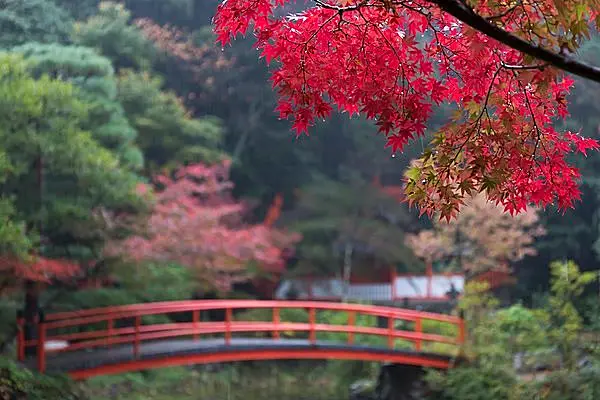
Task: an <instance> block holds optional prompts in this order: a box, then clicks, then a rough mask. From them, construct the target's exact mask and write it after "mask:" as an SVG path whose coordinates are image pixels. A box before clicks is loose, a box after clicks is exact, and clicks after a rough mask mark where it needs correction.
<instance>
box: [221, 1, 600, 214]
mask: <svg viewBox="0 0 600 400" xmlns="http://www.w3.org/2000/svg"><path fill="white" fill-rule="evenodd" d="M288 2H289V1H288V0H276V1H272V0H228V1H226V2H223V3H222V4H221V5H220V6H219V8H218V11H217V14H216V16H215V31H216V33H217V35H218V40H219V41H220V42H221V43H222V44H223V45H225V44H227V43H228V42H229V41H230V40H231V38H232V36H235V35H236V34H238V33H245V32H246V31H247V30H248V28H249V27H250V26H251V25H252V26H253V31H254V34H255V36H256V37H257V42H256V46H257V48H258V49H259V50H260V51H261V54H262V56H263V57H265V58H266V60H267V61H268V62H270V61H271V60H276V61H277V66H276V67H275V70H274V72H273V76H272V79H273V84H274V86H275V87H276V88H277V90H278V94H279V105H278V107H277V111H278V112H279V114H280V116H281V117H282V118H288V117H291V118H293V120H294V125H293V127H294V129H295V131H296V132H297V134H301V133H303V132H306V131H307V130H308V128H309V127H310V126H311V125H312V124H313V123H314V122H315V121H316V120H317V119H322V118H325V117H327V116H329V115H330V113H331V112H332V109H333V106H337V108H338V109H339V110H340V111H342V112H347V113H348V114H349V115H353V114H357V113H360V114H362V115H364V116H366V117H367V118H368V119H371V120H375V121H376V124H377V126H378V127H379V131H380V132H381V133H383V134H385V136H386V137H387V146H389V147H391V149H392V151H397V150H402V149H403V147H404V146H405V145H406V143H407V142H408V141H410V140H411V139H414V138H415V137H418V136H422V135H423V134H424V133H425V130H426V122H427V120H428V119H429V117H430V116H431V113H432V109H433V107H434V106H435V105H438V104H441V103H444V102H450V103H455V104H456V105H457V110H458V111H457V112H456V113H455V115H454V116H453V118H452V121H451V122H449V123H448V124H447V125H446V126H444V127H443V128H442V129H441V130H440V131H439V132H437V133H436V135H435V138H434V140H433V142H432V144H431V148H430V149H428V150H426V151H425V153H424V155H423V157H422V158H421V160H420V162H419V163H417V164H416V165H415V166H414V167H413V168H411V169H410V170H409V171H408V172H407V184H406V188H405V191H406V194H407V199H408V201H409V202H410V203H411V204H412V203H416V204H417V205H418V206H419V207H420V208H421V210H422V211H423V212H427V213H429V214H433V213H434V212H436V211H439V213H440V216H441V217H442V218H447V219H450V218H452V217H454V216H456V214H457V212H458V211H459V209H460V206H461V205H462V204H463V200H465V199H467V198H469V197H471V196H472V195H474V194H476V193H478V192H485V193H486V195H487V196H488V198H489V199H491V200H492V201H494V202H495V203H497V204H501V205H502V206H503V207H504V210H505V211H508V212H510V213H519V212H521V211H524V210H526V208H527V206H528V204H532V203H533V204H537V205H540V206H544V205H548V204H551V203H555V202H556V203H557V204H558V206H559V207H560V208H561V209H565V208H567V207H572V206H573V202H574V201H575V200H576V199H579V197H580V192H579V188H578V182H577V181H578V178H579V173H578V171H577V169H576V168H574V167H573V166H572V165H570V164H569V163H568V162H567V157H568V156H569V155H570V154H571V153H573V152H580V153H583V154H585V153H586V151H587V150H588V149H596V148H597V147H598V143H597V142H596V141H594V140H592V139H586V138H583V137H581V136H580V135H579V134H577V133H574V132H559V131H558V130H556V129H555V126H554V122H555V120H556V119H559V118H564V117H565V116H566V115H567V106H566V101H565V98H566V95H567V94H568V92H569V88H570V86H571V84H572V80H571V79H569V78H567V77H566V76H565V75H564V73H563V70H565V71H568V72H572V73H574V74H578V75H581V76H584V77H587V78H590V79H594V80H596V81H598V82H600V69H599V68H595V67H591V66H588V65H585V64H582V63H581V62H578V61H577V60H575V59H573V58H571V57H569V56H568V55H567V54H568V52H569V51H573V50H574V49H576V48H577V46H578V45H579V43H580V42H581V40H582V39H583V38H585V37H586V36H588V35H589V32H588V30H589V26H590V25H591V24H590V23H589V22H590V19H593V18H595V17H596V16H597V15H598V10H597V9H594V7H597V2H595V1H581V0H564V1H562V0H561V1H560V2H557V1H555V0H533V1H522V0H516V1H504V0H485V1H483V0H481V1H479V0H468V1H464V0H411V1H404V0H314V3H315V5H314V6H313V7H311V8H308V9H306V10H305V11H304V12H302V13H301V14H297V15H287V16H285V15H284V13H282V12H281V8H282V7H283V6H285V5H286V3H288ZM597 22H600V18H599V19H597ZM536 59H537V60H536Z"/></svg>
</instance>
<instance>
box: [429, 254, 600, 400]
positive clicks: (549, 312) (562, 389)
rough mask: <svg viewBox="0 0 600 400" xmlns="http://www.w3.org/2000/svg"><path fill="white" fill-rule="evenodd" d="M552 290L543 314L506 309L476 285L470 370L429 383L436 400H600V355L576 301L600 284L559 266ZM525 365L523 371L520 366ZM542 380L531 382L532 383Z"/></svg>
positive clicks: (464, 303) (467, 300) (470, 295)
mask: <svg viewBox="0 0 600 400" xmlns="http://www.w3.org/2000/svg"><path fill="white" fill-rule="evenodd" d="M551 272H552V285H551V292H550V294H549V297H548V299H547V303H546V305H545V306H544V307H543V308H537V309H528V308H525V307H523V306H522V305H514V306H511V307H509V308H504V309H498V304H499V303H498V301H497V300H496V299H494V298H493V296H491V295H490V294H489V293H488V292H486V291H485V287H484V286H482V285H475V284H473V285H471V286H470V287H469V288H468V289H467V293H466V295H465V297H464V298H463V299H462V300H461V304H460V307H461V308H462V309H463V310H464V311H465V315H466V318H467V321H468V326H469V336H470V338H471V340H470V342H469V346H468V347H467V350H468V356H469V357H470V362H469V364H467V365H466V366H462V367H458V368H455V369H452V370H450V371H448V372H447V374H440V373H438V372H430V374H429V375H428V381H429V383H430V385H431V387H432V389H433V391H434V393H435V394H434V398H435V399H438V400H439V399H443V400H459V399H460V400H480V399H481V400H484V399H489V398H493V399H500V400H502V399H506V400H509V399H532V398H543V399H553V400H587V399H594V398H597V396H598V395H600V385H599V384H598V382H599V381H598V378H599V377H600V376H599V373H600V369H599V367H600V364H599V362H600V358H599V356H600V353H598V351H597V349H596V348H595V346H594V345H593V344H592V343H590V342H589V339H587V338H586V336H585V326H584V324H583V319H582V316H581V314H580V313H579V312H578V311H577V309H576V308H575V306H574V301H576V299H577V298H579V296H580V295H581V294H582V292H583V289H584V288H585V286H586V285H588V284H589V283H590V282H591V281H592V280H593V279H594V275H595V274H592V273H581V272H580V270H579V267H578V266H577V265H576V264H575V263H573V262H572V261H567V262H554V263H552V265H551ZM517 359H518V360H519V362H518V363H515V360H517ZM536 375H538V376H539V379H531V376H534V377H535V376H536Z"/></svg>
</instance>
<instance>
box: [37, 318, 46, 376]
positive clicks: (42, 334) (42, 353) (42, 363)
mask: <svg viewBox="0 0 600 400" xmlns="http://www.w3.org/2000/svg"><path fill="white" fill-rule="evenodd" d="M37 362H38V371H39V372H40V373H41V374H43V373H44V372H46V321H45V318H44V313H42V312H40V314H39V321H38V339H37Z"/></svg>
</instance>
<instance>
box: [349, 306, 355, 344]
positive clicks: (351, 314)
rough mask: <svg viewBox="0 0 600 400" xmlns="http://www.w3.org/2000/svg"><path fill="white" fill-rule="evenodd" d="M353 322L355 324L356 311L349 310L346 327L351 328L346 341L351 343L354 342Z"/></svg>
mask: <svg viewBox="0 0 600 400" xmlns="http://www.w3.org/2000/svg"><path fill="white" fill-rule="evenodd" d="M355 324H356V313H355V312H353V311H350V312H349V313H348V328H351V329H350V330H349V331H348V343H349V344H352V343H354V329H353V328H355Z"/></svg>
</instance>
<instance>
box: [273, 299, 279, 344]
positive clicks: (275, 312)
mask: <svg viewBox="0 0 600 400" xmlns="http://www.w3.org/2000/svg"><path fill="white" fill-rule="evenodd" d="M279 322H280V318H279V308H277V307H274V308H273V326H274V330H273V337H274V338H275V339H279V337H280V334H279Z"/></svg>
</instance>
